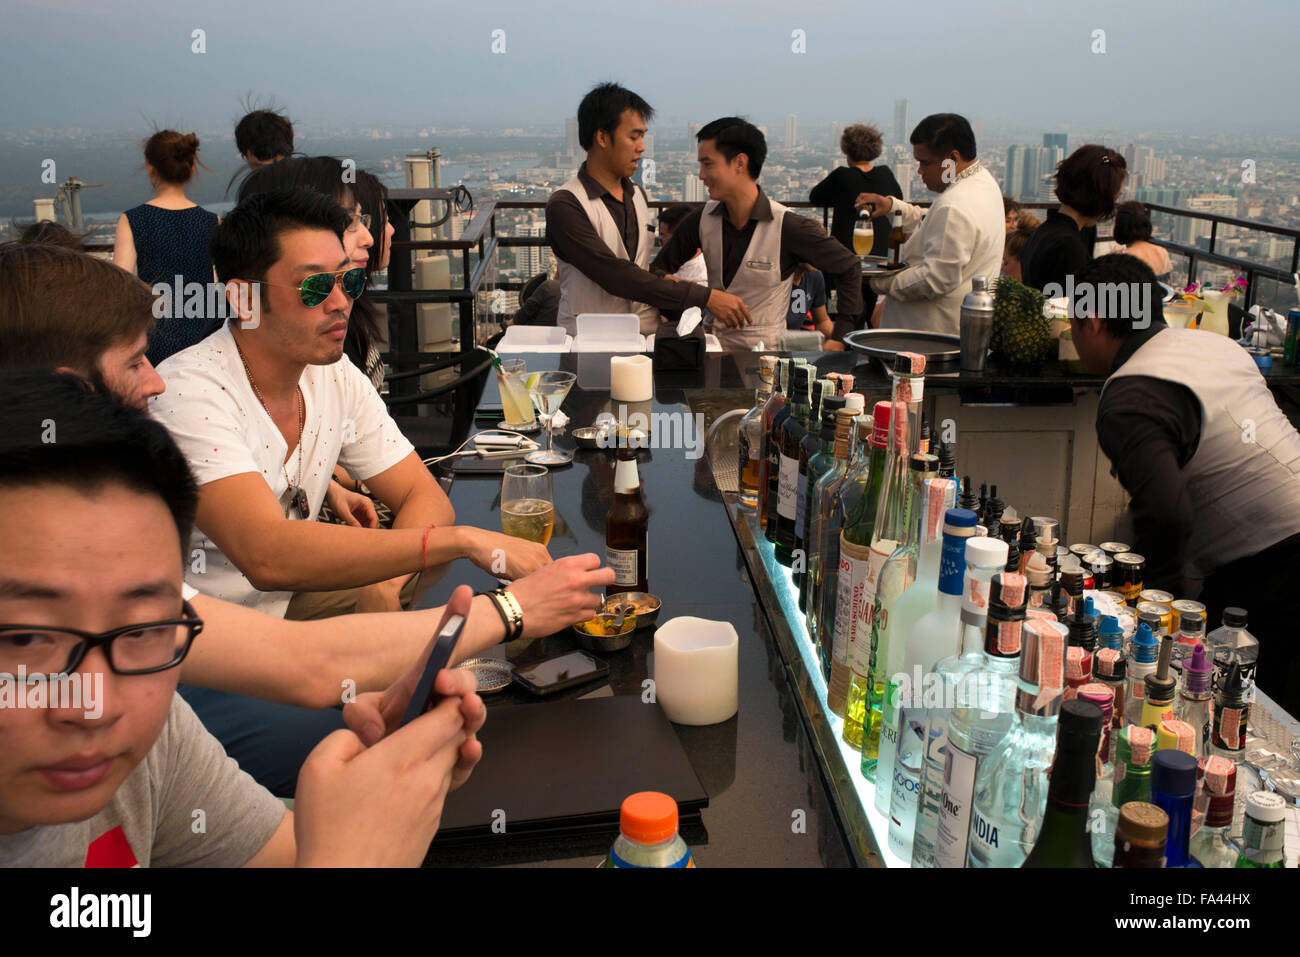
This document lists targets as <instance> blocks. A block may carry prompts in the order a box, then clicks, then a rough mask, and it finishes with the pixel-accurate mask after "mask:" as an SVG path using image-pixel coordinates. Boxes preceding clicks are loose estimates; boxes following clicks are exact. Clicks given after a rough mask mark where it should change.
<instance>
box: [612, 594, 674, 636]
mask: <svg viewBox="0 0 1300 957" xmlns="http://www.w3.org/2000/svg"><path fill="white" fill-rule="evenodd" d="M623 602H627V603H628V604H629V605H632V606H633V607H634V608H635V609H636V626H637V628H643V627H645V626H646V625H650V624H653V623H654V620H655V619H656V618H658V617H659V608H660V606H661V605H662V604H663V603H662V602H661V601H660V600H659V599H658V597H656V596H655V595H651V594H650V593H649V592H644V591H625V592H619V593H618V594H617V595H610V596H609V597H608V598H606V599H605V607H606V608H613V607H614V606H615V605H619V604H622V603H623Z"/></svg>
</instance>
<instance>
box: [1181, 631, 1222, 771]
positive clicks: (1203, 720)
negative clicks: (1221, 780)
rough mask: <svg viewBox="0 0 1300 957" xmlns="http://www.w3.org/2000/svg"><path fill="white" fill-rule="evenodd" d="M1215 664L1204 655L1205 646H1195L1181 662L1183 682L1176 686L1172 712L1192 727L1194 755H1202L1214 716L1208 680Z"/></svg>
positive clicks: (1207, 743) (1204, 753)
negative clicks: (1189, 654)
mask: <svg viewBox="0 0 1300 957" xmlns="http://www.w3.org/2000/svg"><path fill="white" fill-rule="evenodd" d="M1213 674H1214V665H1212V664H1211V663H1210V659H1209V657H1208V656H1207V655H1206V654H1205V646H1204V645H1197V646H1196V648H1195V649H1193V651H1192V655H1191V657H1190V658H1188V659H1186V660H1185V661H1184V662H1183V683H1182V687H1181V688H1179V689H1178V703H1177V706H1176V707H1175V708H1174V713H1175V714H1176V715H1177V716H1178V720H1180V721H1185V722H1187V723H1188V724H1189V725H1191V726H1192V732H1193V734H1192V744H1193V746H1194V750H1193V751H1192V754H1193V755H1194V756H1195V757H1198V758H1203V757H1205V755H1206V753H1207V752H1206V749H1207V748H1208V747H1209V744H1210V724H1211V722H1212V720H1213V718H1214V698H1213V697H1211V695H1210V679H1211V677H1212V676H1213Z"/></svg>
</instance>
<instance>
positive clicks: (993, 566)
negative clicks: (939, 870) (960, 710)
mask: <svg viewBox="0 0 1300 957" xmlns="http://www.w3.org/2000/svg"><path fill="white" fill-rule="evenodd" d="M1006 563H1007V543H1006V542H1004V541H1001V540H1000V539H996V538H986V537H980V538H968V539H966V574H965V580H964V582H963V585H962V593H963V596H964V597H963V599H962V608H961V614H964V613H965V611H966V608H967V603H968V602H970V603H971V604H973V605H976V606H977V607H978V608H979V610H980V617H981V619H982V620H983V622H984V626H983V627H981V628H979V629H976V628H975V627H972V626H969V625H963V627H962V629H961V631H962V634H963V646H962V649H961V653H960V654H957V655H949V656H947V657H944V658H940V659H939V660H938V661H937V662H935V665H934V673H935V674H936V675H938V676H939V678H940V679H941V681H942V690H943V700H942V703H941V704H940V705H939V706H938V707H931V708H927V709H926V710H927V714H928V717H929V721H930V742H929V744H928V745H927V747H926V752H925V763H924V765H923V766H922V768H921V788H920V790H919V791H918V792H917V808H916V833H915V835H914V836H913V838H912V866H913V867H933V866H934V856H935V844H936V841H937V839H938V838H937V831H938V827H939V808H940V802H941V801H942V799H943V782H944V771H945V769H946V767H947V763H948V734H949V728H948V725H949V722H950V720H951V716H952V708H953V707H954V706H955V705H956V701H957V690H958V688H959V686H961V685H962V684H963V681H964V680H965V679H966V678H967V677H968V676H969V675H971V674H972V673H973V672H978V671H979V670H980V668H982V667H983V665H984V640H985V635H984V629H985V628H987V626H988V599H989V585H990V583H991V582H992V580H993V576H994V575H996V574H997V573H998V572H999V571H1000V570H1001V569H1002V568H1003V567H1004V566H1005V565H1006ZM973 690H974V689H973V688H972V687H971V686H967V691H973Z"/></svg>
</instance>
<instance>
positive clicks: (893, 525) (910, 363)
mask: <svg viewBox="0 0 1300 957" xmlns="http://www.w3.org/2000/svg"><path fill="white" fill-rule="evenodd" d="M892 379H893V385H892V396H891V399H892V408H893V412H892V414H891V418H890V443H889V450H888V455H887V457H886V459H885V466H884V476H883V478H882V479H881V483H880V493H879V498H878V500H877V502H876V503H875V505H876V508H875V515H874V522H873V523H872V528H871V534H870V544H869V548H868V554H867V576H866V578H865V580H864V587H863V589H862V596H863V597H862V603H861V605H860V609H861V623H862V626H863V629H864V630H863V631H862V632H855V634H857V635H859V636H862V635H865V637H866V641H864V642H861V643H860V644H859V643H854V644H852V645H850V646H849V667H850V671H851V674H850V679H849V695H848V704H847V705H846V706H845V709H844V734H843V739H844V741H845V742H847V743H848V744H849V745H850V746H852V747H854V748H858V749H859V750H862V749H871V750H873V751H874V749H875V748H876V746H877V744H878V743H879V740H880V726H879V725H878V724H877V725H875V726H874V727H873V726H872V725H871V722H870V720H869V719H870V715H871V697H872V693H873V690H874V689H873V685H872V674H871V669H872V663H871V662H872V657H873V656H874V654H875V649H874V648H872V647H871V623H872V620H873V618H874V616H875V606H876V585H877V583H878V582H879V576H880V569H881V567H882V566H883V565H884V564H885V561H886V560H887V559H888V558H889V556H890V555H892V554H893V553H894V549H896V548H898V545H899V542H900V541H901V540H902V538H903V533H904V531H905V530H906V529H907V527H908V521H907V519H908V515H907V505H908V495H907V489H908V481H907V474H908V462H909V459H910V456H911V455H914V454H915V453H916V452H917V451H918V448H917V445H918V443H919V442H920V438H921V429H920V419H921V402H922V399H923V398H924V391H925V357H924V356H922V355H918V354H917V353H913V352H900V353H898V354H897V355H895V356H894V368H893V373H892ZM849 524H850V519H845V528H846V529H847V528H848V527H849ZM875 713H876V715H879V714H880V711H879V708H878V707H877V709H876V712H875Z"/></svg>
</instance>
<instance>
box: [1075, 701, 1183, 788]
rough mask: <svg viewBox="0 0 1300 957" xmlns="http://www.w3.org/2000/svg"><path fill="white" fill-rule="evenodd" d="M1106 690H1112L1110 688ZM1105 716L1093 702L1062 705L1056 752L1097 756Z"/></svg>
mask: <svg viewBox="0 0 1300 957" xmlns="http://www.w3.org/2000/svg"><path fill="white" fill-rule="evenodd" d="M1106 690H1108V691H1109V690H1110V689H1109V688H1108V689H1106ZM1104 721H1105V715H1104V714H1103V713H1102V710H1101V708H1099V707H1098V706H1097V705H1095V704H1093V703H1092V702H1091V701H1082V700H1080V699H1079V698H1075V699H1074V700H1073V701H1067V702H1065V703H1064V704H1062V705H1061V717H1060V718H1059V719H1058V722H1057V725H1056V751H1057V754H1058V755H1059V754H1060V753H1061V752H1062V751H1075V752H1078V751H1083V752H1084V753H1087V754H1096V753H1097V749H1098V748H1099V747H1100V746H1101V726H1102V723H1103V722H1104ZM1195 765H1196V762H1195V761H1193V762H1192V783H1193V784H1195V783H1196V770H1195Z"/></svg>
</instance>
